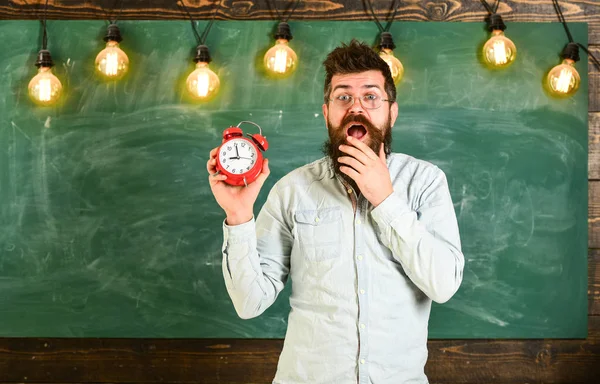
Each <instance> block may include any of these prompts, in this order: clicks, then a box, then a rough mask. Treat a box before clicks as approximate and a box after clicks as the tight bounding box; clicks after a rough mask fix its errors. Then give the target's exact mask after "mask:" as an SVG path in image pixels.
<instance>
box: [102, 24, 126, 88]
mask: <svg viewBox="0 0 600 384" xmlns="http://www.w3.org/2000/svg"><path fill="white" fill-rule="evenodd" d="M122 40H123V38H121V31H120V30H119V27H117V25H116V24H110V25H109V26H108V29H107V31H106V36H104V41H106V48H104V49H103V50H102V51H100V53H98V55H97V56H96V62H95V64H96V70H97V71H98V72H99V73H100V74H101V75H102V76H103V77H104V78H105V79H108V80H118V79H120V78H122V77H123V76H124V75H125V74H126V73H127V71H128V70H129V58H128V57H127V55H126V54H125V52H123V50H122V49H121V48H119V43H120V42H121V41H122Z"/></svg>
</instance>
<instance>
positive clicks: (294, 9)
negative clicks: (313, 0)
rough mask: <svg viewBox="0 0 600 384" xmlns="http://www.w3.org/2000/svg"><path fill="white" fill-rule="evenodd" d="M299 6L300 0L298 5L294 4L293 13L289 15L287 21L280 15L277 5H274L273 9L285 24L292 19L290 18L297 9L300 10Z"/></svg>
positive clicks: (297, 2)
mask: <svg viewBox="0 0 600 384" xmlns="http://www.w3.org/2000/svg"><path fill="white" fill-rule="evenodd" d="M298 4H300V0H296V3H295V4H294V7H293V8H292V10H291V12H290V13H289V14H288V16H287V17H286V18H285V20H284V19H283V18H282V17H281V14H280V13H279V10H278V9H277V7H276V6H275V5H273V9H275V13H276V14H277V18H278V19H279V20H280V21H282V22H284V23H287V22H288V20H289V19H290V17H291V16H292V14H293V13H294V12H295V11H296V8H298Z"/></svg>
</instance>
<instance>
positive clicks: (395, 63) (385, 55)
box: [379, 31, 404, 84]
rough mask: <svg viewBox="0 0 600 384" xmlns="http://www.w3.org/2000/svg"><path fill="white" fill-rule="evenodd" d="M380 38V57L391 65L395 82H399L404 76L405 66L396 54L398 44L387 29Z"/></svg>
mask: <svg viewBox="0 0 600 384" xmlns="http://www.w3.org/2000/svg"><path fill="white" fill-rule="evenodd" d="M380 39H381V40H380V42H379V57H381V58H382V59H383V61H385V62H386V63H387V65H388V66H389V67H390V72H391V74H392V79H393V80H394V84H398V83H399V82H400V80H402V76H404V66H403V65H402V63H401V62H400V60H398V59H397V58H396V56H394V48H396V45H395V44H394V39H393V37H392V34H391V33H389V32H387V31H384V32H381V35H380Z"/></svg>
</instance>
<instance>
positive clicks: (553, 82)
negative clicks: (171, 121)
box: [546, 59, 581, 96]
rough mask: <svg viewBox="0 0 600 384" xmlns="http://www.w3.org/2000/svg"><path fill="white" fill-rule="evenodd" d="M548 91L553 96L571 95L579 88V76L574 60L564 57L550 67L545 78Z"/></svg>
mask: <svg viewBox="0 0 600 384" xmlns="http://www.w3.org/2000/svg"><path fill="white" fill-rule="evenodd" d="M546 82H547V84H548V88H549V90H550V93H551V94H552V95H554V96H572V95H574V94H575V92H577V90H578V89H579V83H580V82H581V78H580V77H579V73H578V72H577V70H576V69H575V61H573V60H571V59H564V60H563V62H562V63H561V64H559V65H557V66H556V67H554V68H552V69H551V70H550V72H549V73H548V76H547V78H546Z"/></svg>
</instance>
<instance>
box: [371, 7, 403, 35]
mask: <svg viewBox="0 0 600 384" xmlns="http://www.w3.org/2000/svg"><path fill="white" fill-rule="evenodd" d="M367 3H368V4H369V9H370V10H371V15H373V19H374V20H375V23H376V24H377V27H378V28H379V31H380V32H389V30H390V27H391V26H392V23H393V22H394V19H395V18H396V13H397V12H398V7H397V6H396V0H394V2H393V3H392V8H394V13H393V14H392V18H391V19H390V21H388V23H387V25H386V26H385V28H384V27H383V26H382V25H381V23H380V22H379V19H378V18H377V16H376V15H375V11H374V10H373V3H372V2H371V0H367Z"/></svg>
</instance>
